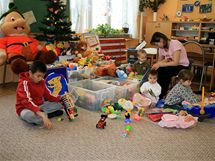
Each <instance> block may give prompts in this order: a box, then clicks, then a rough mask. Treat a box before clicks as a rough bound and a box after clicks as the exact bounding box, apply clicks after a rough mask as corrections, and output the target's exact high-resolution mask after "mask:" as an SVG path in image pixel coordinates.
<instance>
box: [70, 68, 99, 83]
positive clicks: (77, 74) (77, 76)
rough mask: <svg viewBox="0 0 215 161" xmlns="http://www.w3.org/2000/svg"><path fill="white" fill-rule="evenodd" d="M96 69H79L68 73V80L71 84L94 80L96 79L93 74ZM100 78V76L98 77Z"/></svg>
mask: <svg viewBox="0 0 215 161" xmlns="http://www.w3.org/2000/svg"><path fill="white" fill-rule="evenodd" d="M93 70H94V69H85V68H84V69H78V70H71V71H68V80H69V82H76V81H80V80H84V79H94V77H96V75H95V74H93ZM97 78H98V76H97Z"/></svg>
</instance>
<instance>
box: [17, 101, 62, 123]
mask: <svg viewBox="0 0 215 161" xmlns="http://www.w3.org/2000/svg"><path fill="white" fill-rule="evenodd" d="M62 106H63V105H62V104H60V103H57V102H49V101H45V102H44V104H42V105H41V106H40V109H41V110H43V111H44V112H45V113H46V114H48V113H52V112H55V111H57V110H60V109H62ZM20 117H21V119H22V120H24V121H26V122H27V123H29V124H36V125H43V120H42V118H41V117H40V116H38V115H37V114H36V113H34V112H33V111H31V110H29V109H24V110H22V111H21V113H20Z"/></svg>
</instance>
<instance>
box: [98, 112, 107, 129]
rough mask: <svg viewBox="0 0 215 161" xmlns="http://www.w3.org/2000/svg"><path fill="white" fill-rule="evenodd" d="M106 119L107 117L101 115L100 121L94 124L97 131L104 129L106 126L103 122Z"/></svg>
mask: <svg viewBox="0 0 215 161" xmlns="http://www.w3.org/2000/svg"><path fill="white" fill-rule="evenodd" d="M106 118H107V115H105V114H102V115H101V118H100V120H99V121H98V123H97V124H96V128H98V129H104V128H105V126H106V122H105V120H106Z"/></svg>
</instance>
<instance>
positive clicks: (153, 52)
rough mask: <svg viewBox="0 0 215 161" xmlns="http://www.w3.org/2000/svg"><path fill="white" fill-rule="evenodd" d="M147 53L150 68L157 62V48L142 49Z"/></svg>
mask: <svg viewBox="0 0 215 161" xmlns="http://www.w3.org/2000/svg"><path fill="white" fill-rule="evenodd" d="M144 50H145V51H146V53H147V58H149V59H150V64H151V66H152V65H153V64H154V63H155V62H156V61H157V55H158V49H157V48H144Z"/></svg>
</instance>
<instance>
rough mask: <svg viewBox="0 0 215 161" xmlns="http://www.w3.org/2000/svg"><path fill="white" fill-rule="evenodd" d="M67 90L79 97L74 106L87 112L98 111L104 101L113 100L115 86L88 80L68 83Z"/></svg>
mask: <svg viewBox="0 0 215 161" xmlns="http://www.w3.org/2000/svg"><path fill="white" fill-rule="evenodd" d="M69 89H75V91H76V92H77V94H78V96H79V97H78V100H77V101H76V105H77V106H80V107H83V108H85V109H89V110H100V109H101V104H102V102H103V101H104V100H105V99H107V98H108V99H110V100H111V101H113V99H114V91H115V86H113V85H109V84H105V83H100V82H96V81H92V80H89V79H87V80H81V81H77V82H73V83H69Z"/></svg>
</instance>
